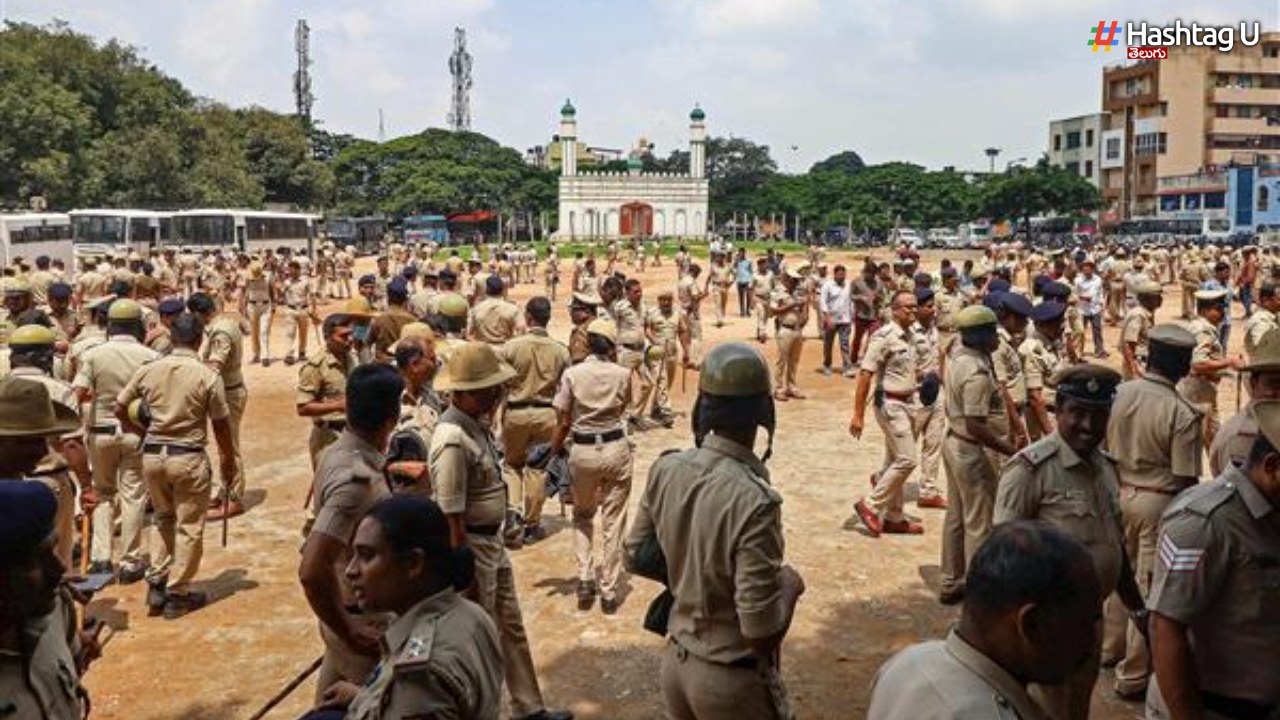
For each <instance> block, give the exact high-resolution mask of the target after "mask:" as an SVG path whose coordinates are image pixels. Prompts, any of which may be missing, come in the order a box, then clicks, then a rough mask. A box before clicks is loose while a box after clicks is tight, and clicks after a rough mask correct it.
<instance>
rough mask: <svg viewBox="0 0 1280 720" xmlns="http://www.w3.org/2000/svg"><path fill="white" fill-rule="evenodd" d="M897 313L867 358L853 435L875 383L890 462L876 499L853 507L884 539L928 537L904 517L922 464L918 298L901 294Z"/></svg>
mask: <svg viewBox="0 0 1280 720" xmlns="http://www.w3.org/2000/svg"><path fill="white" fill-rule="evenodd" d="M892 311H893V322H892V323H889V324H887V325H885V326H883V327H881V328H880V329H879V330H876V332H875V333H874V334H873V335H872V336H871V342H870V344H869V345H868V346H867V354H866V356H864V357H863V358H862V363H861V367H860V368H859V370H858V386H857V390H856V391H855V393H854V401H853V417H852V418H851V419H850V420H849V434H850V435H852V436H853V437H855V438H861V437H862V430H863V427H864V426H865V421H864V420H863V417H864V414H865V413H866V409H867V397H868V396H869V395H870V392H871V382H872V379H873V378H874V380H875V384H876V392H877V394H878V395H880V396H881V397H879V398H877V402H876V422H877V424H879V425H880V430H881V432H883V433H884V443H885V445H884V462H883V464H882V465H881V467H880V471H879V472H877V473H875V474H873V475H872V476H871V484H872V487H873V490H872V493H871V496H870V497H869V498H865V499H862V500H858V502H857V503H855V504H854V506H853V507H854V511H855V512H857V514H858V517H859V519H861V520H862V524H863V525H865V526H866V528H867V531H868V532H869V533H870V534H871V536H872V537H879V536H880V533H881V532H888V533H901V534H905V535H919V534H922V533H923V532H924V527H923V526H922V525H920V524H919V523H913V522H911V521H909V520H907V518H906V516H905V515H903V513H902V504H903V489H904V486H905V485H906V482H907V478H909V477H911V473H912V472H914V471H915V469H916V466H917V465H918V464H919V459H920V454H919V449H918V448H917V447H916V434H915V424H914V417H913V415H914V411H915V407H916V386H917V385H918V384H919V382H920V377H919V376H918V375H917V369H918V368H917V361H916V342H915V337H914V335H913V331H912V325H913V324H914V323H915V316H916V296H915V293H912V292H905V291H899V292H897V293H895V294H894V296H893V302H892Z"/></svg>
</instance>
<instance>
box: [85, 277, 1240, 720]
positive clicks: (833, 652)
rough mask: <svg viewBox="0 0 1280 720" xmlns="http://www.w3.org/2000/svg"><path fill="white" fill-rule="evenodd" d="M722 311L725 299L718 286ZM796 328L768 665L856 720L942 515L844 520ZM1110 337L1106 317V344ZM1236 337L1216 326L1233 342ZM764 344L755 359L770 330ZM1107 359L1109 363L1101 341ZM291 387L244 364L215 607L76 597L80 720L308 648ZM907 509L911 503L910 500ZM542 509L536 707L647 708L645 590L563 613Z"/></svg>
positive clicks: (847, 454)
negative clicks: (91, 630)
mask: <svg viewBox="0 0 1280 720" xmlns="http://www.w3.org/2000/svg"><path fill="white" fill-rule="evenodd" d="M954 255H955V254H953V256H954ZM853 257H854V256H844V257H843V258H842V259H844V260H846V261H850V260H852V259H853ZM858 257H860V256H858ZM882 257H883V254H882ZM939 257H940V256H934V257H932V258H926V266H927V267H928V268H929V269H936V262H937V260H938V259H939ZM832 259H841V258H832ZM645 278H646V289H647V290H646V291H647V293H648V294H649V295H650V296H652V295H654V294H655V293H654V288H657V287H659V286H660V285H663V284H669V283H674V270H673V269H672V267H671V264H670V262H669V261H668V263H667V264H666V266H664V267H663V268H660V269H658V270H654V269H652V268H651V269H650V270H649V272H648V273H647V274H646V276H645ZM541 291H542V288H541V286H540V285H522V286H520V287H518V288H517V289H516V291H515V297H516V299H523V298H526V297H529V296H531V295H533V294H536V293H540V292H541ZM730 305H731V308H733V307H736V298H731V299H730ZM1177 306H1178V290H1177V289H1176V287H1174V286H1169V287H1168V288H1167V292H1166V303H1165V307H1164V308H1163V309H1162V311H1161V313H1160V317H1161V318H1162V319H1165V318H1172V317H1173V316H1174V315H1175V314H1176V312H1177ZM706 317H707V318H708V319H707V320H705V321H704V327H705V329H706V335H707V340H708V341H709V342H718V341H724V340H748V339H751V338H753V336H754V320H750V319H746V318H738V317H731V318H730V319H729V321H728V324H727V325H726V327H724V328H723V329H716V328H714V327H713V323H712V322H711V321H710V319H709V318H710V317H711V313H710V312H707V313H706ZM1237 323H1238V325H1237V327H1243V323H1242V321H1240V320H1238V319H1237ZM552 332H553V334H554V335H556V336H558V337H560V338H561V339H564V338H565V337H567V334H568V320H567V317H566V314H565V312H564V308H563V303H557V309H556V316H555V319H554V320H553V325H552ZM807 334H808V336H809V337H808V339H807V340H806V343H805V347H804V359H803V362H802V364H801V374H800V386H801V388H802V389H803V390H804V391H805V392H806V393H808V395H809V398H808V399H807V400H802V401H793V402H788V403H782V404H780V407H779V428H778V435H777V440H776V444H775V449H774V456H773V459H772V460H771V461H770V464H769V466H770V468H771V472H772V476H773V482H774V484H775V486H776V487H777V488H778V489H779V491H780V492H781V494H782V495H783V497H784V498H785V506H784V523H785V526H786V539H787V560H788V561H789V562H790V563H791V564H792V565H794V566H795V567H796V568H797V569H798V570H799V571H800V572H801V574H802V575H803V576H804V577H805V578H806V581H807V584H808V592H807V594H806V595H805V596H804V598H803V600H802V601H801V605H800V608H799V610H798V612H797V616H796V622H795V625H794V626H793V627H792V630H791V634H790V636H789V637H788V639H787V642H786V646H785V649H784V657H783V673H784V676H785V679H786V682H787V685H788V687H789V689H790V691H791V694H792V698H793V700H794V703H795V706H796V708H797V712H798V715H799V716H800V717H802V718H858V717H863V716H864V715H865V713H866V707H867V701H868V696H869V692H870V682H871V679H872V677H873V675H874V673H875V671H876V669H877V668H878V667H879V665H880V664H881V663H882V662H883V661H884V660H885V659H886V658H887V657H888V656H889V655H890V654H891V653H893V652H894V651H896V650H898V649H900V648H902V647H904V646H906V645H908V644H910V643H913V642H916V641H918V640H920V639H923V638H935V637H939V636H941V635H943V634H944V633H945V631H946V629H947V628H948V626H949V625H950V624H951V623H952V622H953V621H954V619H955V617H956V611H955V610H952V609H949V608H945V607H943V606H941V605H939V604H938V603H937V602H936V599H935V598H936V593H937V581H938V558H939V548H940V541H939V532H940V529H941V525H942V511H938V510H925V511H920V512H918V515H919V516H920V517H921V518H922V520H923V522H924V525H925V528H926V533H925V535H923V536H920V537H893V536H886V537H883V538H881V539H878V540H877V539H871V538H870V537H868V536H866V535H865V534H864V533H863V532H862V531H861V528H860V526H859V525H858V523H857V521H856V519H855V517H854V516H853V513H852V504H853V502H854V501H855V500H856V499H858V497H860V496H861V495H862V494H863V493H864V492H865V491H866V489H867V476H868V474H869V473H870V472H871V471H872V470H874V469H876V468H877V467H878V464H879V463H880V460H881V452H882V451H881V447H882V443H881V435H880V433H879V430H878V428H877V427H876V426H875V424H874V423H870V424H869V427H868V431H867V432H866V434H865V436H864V437H863V439H862V440H861V441H855V440H853V439H851V438H850V437H849V435H848V434H847V431H846V427H847V424H848V418H849V412H850V408H851V405H852V398H853V383H852V381H850V380H846V379H843V378H840V377H839V376H838V374H837V375H836V376H834V377H831V378H824V377H823V376H822V375H821V374H819V373H818V369H819V368H820V366H821V343H820V342H819V341H817V340H815V339H813V326H812V325H810V328H809V331H808V333H807ZM1115 334H1116V331H1115V330H1114V329H1113V328H1108V330H1107V339H1108V342H1109V344H1110V343H1114V342H1115ZM1242 334H1243V333H1242V332H1240V331H1238V330H1237V331H1236V332H1235V333H1234V334H1233V338H1235V339H1236V342H1234V343H1233V346H1236V345H1238V344H1239V340H1238V338H1239V337H1240V336H1241V335H1242ZM281 335H282V333H281V332H279V328H278V327H277V333H276V341H275V342H276V344H277V347H282V345H281V343H282V342H283V338H282V337H281ZM315 342H316V341H315V340H314V339H313V340H312V343H313V348H314V347H315V345H314V343H315ZM765 348H766V353H767V354H768V355H769V357H770V358H772V357H773V356H774V354H775V352H776V349H775V347H774V345H773V342H772V340H770V341H769V343H768V344H767V345H766V346H765ZM1091 349H1092V345H1090V350H1091ZM1236 350H1237V351H1238V348H1237V349H1236ZM278 355H279V350H277V356H278ZM1108 362H1111V363H1112V364H1116V363H1117V362H1118V358H1117V357H1116V354H1115V353H1114V352H1113V353H1112V358H1111V360H1110V361H1108ZM295 381H296V367H294V368H290V367H285V366H284V365H283V364H279V363H277V364H275V365H273V366H272V367H270V368H265V369H264V368H262V367H258V366H255V367H252V368H250V369H249V370H248V373H247V383H248V385H249V387H250V400H249V406H248V412H247V416H246V418H245V423H244V437H243V441H244V453H245V458H246V464H247V467H248V473H249V487H250V488H251V490H250V493H249V498H248V499H249V502H250V504H251V505H252V509H251V510H250V512H248V513H247V514H246V515H245V516H243V517H241V518H237V519H235V520H233V521H232V522H231V530H230V541H229V543H228V546H227V547H226V548H222V547H219V545H218V537H219V530H220V528H218V527H217V526H216V525H214V526H210V527H209V528H208V529H207V531H206V545H205V547H206V552H205V557H204V563H203V565H202V567H201V571H200V583H199V584H200V585H201V586H203V587H202V589H204V590H206V591H208V592H210V593H211V595H212V597H213V598H214V599H215V602H213V603H212V604H211V605H210V606H209V607H207V608H206V609H203V610H201V611H199V612H197V613H194V614H192V615H190V616H188V617H186V618H183V619H181V620H178V621H173V622H166V621H164V620H162V619H152V618H148V617H146V610H145V605H144V603H143V599H144V598H143V595H144V589H143V587H142V586H138V585H135V586H131V587H127V588H121V587H111V588H109V589H107V590H106V591H104V592H103V593H102V594H101V595H100V596H99V597H98V598H97V599H96V600H95V601H94V602H93V605H92V610H91V612H92V613H93V614H94V615H96V616H98V617H101V618H103V619H105V620H106V621H107V622H108V623H110V625H111V627H112V628H114V630H115V633H114V636H112V637H111V639H110V641H109V643H108V645H107V648H106V651H105V656H104V657H103V659H102V660H100V661H98V663H97V664H96V665H95V666H94V667H93V669H92V671H91V672H90V674H89V676H88V678H87V680H86V684H87V685H88V688H89V691H90V693H91V695H92V697H93V705H94V714H95V717H98V718H104V719H114V718H121V719H128V720H152V719H154V720H160V719H162V718H166V719H167V718H185V719H188V720H191V719H200V720H221V719H223V718H228V719H230V718H246V717H248V716H250V715H251V714H253V713H254V712H255V711H256V710H257V709H258V708H259V707H260V706H261V705H262V704H263V703H264V702H265V701H266V700H267V699H268V698H270V697H271V696H272V695H274V694H275V693H276V692H277V691H278V690H279V689H280V688H282V687H283V686H284V685H285V683H286V682H288V681H289V679H290V678H292V677H293V676H294V675H295V674H297V673H298V672H299V671H301V670H302V669H303V668H305V667H306V666H307V665H308V664H309V663H310V662H311V660H312V659H314V658H315V657H317V656H318V655H319V653H320V648H321V646H320V640H319V637H318V635H317V632H316V627H315V621H314V620H313V618H312V616H311V613H310V611H309V610H308V608H307V606H306V602H305V600H304V599H303V596H302V592H301V590H300V588H299V586H298V583H297V580H296V570H297V563H298V548H299V545H300V540H301V538H300V535H299V527H300V525H301V522H302V504H303V500H304V497H305V496H306V492H307V487H308V484H309V482H310V478H311V475H310V465H309V462H308V459H307V453H306V437H307V430H308V426H307V424H306V422H305V421H304V420H302V419H300V418H298V417H296V416H295V415H294V412H293V405H294V395H293V388H294V383H295ZM1223 385H1224V390H1223V393H1222V394H1223V397H1222V398H1221V403H1222V408H1223V412H1224V413H1225V414H1229V413H1230V410H1231V409H1232V408H1234V403H1235V398H1234V392H1235V388H1234V384H1233V383H1224V384H1223ZM696 386H697V376H696V374H693V373H690V374H689V376H688V390H689V392H688V393H687V394H682V393H681V392H680V381H679V380H677V382H676V383H675V388H674V395H675V399H674V403H675V406H676V407H677V408H679V409H683V408H687V407H688V405H689V403H690V402H691V399H692V396H693V394H694V393H695V391H696ZM1227 386H1230V387H1227ZM690 437H691V435H690V432H689V430H688V419H687V417H686V416H684V415H682V417H681V418H680V420H679V421H678V422H677V425H676V427H675V428H674V429H672V430H658V431H652V432H648V433H644V434H642V435H640V436H639V438H638V448H637V455H636V467H635V478H636V480H635V483H634V485H633V492H632V502H633V503H634V502H635V500H636V498H637V497H638V495H639V488H640V487H642V484H643V482H644V478H645V477H646V474H647V471H648V467H649V465H650V463H651V462H652V460H653V459H654V458H655V457H656V456H657V454H658V453H659V452H661V451H662V450H664V449H667V448H672V447H687V446H688V445H690V444H691V440H690ZM910 490H911V491H913V490H914V486H912V487H911V488H910ZM908 512H916V511H915V509H914V506H913V505H911V506H908ZM547 515H548V522H549V525H550V529H551V531H552V534H551V536H550V537H549V538H548V539H547V540H545V541H543V542H541V543H539V544H537V545H536V546H532V547H530V548H526V549H524V550H521V551H519V552H516V553H515V554H514V562H515V567H516V579H517V582H518V583H519V591H520V597H521V604H522V607H523V610H524V618H525V624H526V626H527V627H528V630H529V635H530V637H531V641H532V646H533V654H534V659H535V661H536V663H537V667H538V673H539V677H540V680H541V683H542V687H543V690H544V693H545V695H546V698H547V701H548V703H549V704H551V705H552V706H553V707H568V708H570V709H572V710H573V711H574V712H575V713H576V714H577V715H578V717H580V718H599V719H604V718H609V719H615V718H637V719H639V718H653V717H659V716H660V714H661V701H660V697H659V692H658V687H657V675H658V659H659V653H660V650H661V647H662V642H661V640H660V639H659V638H658V637H656V636H654V635H651V634H648V633H646V632H645V631H644V630H642V629H641V627H640V622H641V618H642V617H643V614H644V610H645V607H646V606H647V604H648V601H649V600H650V598H651V597H652V596H653V595H654V594H656V592H657V588H656V586H655V585H653V584H652V583H649V582H648V581H645V580H643V579H634V580H633V581H632V582H631V584H630V586H629V589H628V591H627V593H626V595H625V596H624V602H623V605H622V608H621V610H620V612H619V613H618V614H617V615H616V616H613V617H606V616H604V615H602V614H601V613H600V612H599V611H598V610H596V611H593V612H590V613H580V612H578V611H577V609H576V606H575V602H574V598H573V594H572V593H573V587H574V582H575V571H574V562H573V554H572V549H571V542H570V537H569V534H568V533H567V532H565V530H566V523H565V520H564V519H563V518H561V517H560V516H559V514H558V512H557V503H556V501H554V500H553V501H551V502H550V503H549V504H548V511H547ZM313 692H314V684H313V682H312V681H310V680H309V681H308V682H307V683H305V684H304V685H303V686H302V687H300V688H299V689H298V690H297V691H296V692H294V693H293V694H292V695H291V696H290V697H289V698H288V699H287V700H286V701H285V702H284V703H283V704H281V705H280V706H279V707H278V708H276V709H275V710H274V711H273V712H272V713H271V714H270V715H268V717H270V718H293V717H297V716H298V715H299V714H300V713H302V712H303V711H304V710H306V709H307V708H308V707H309V704H310V701H311V698H312V694H313ZM1094 705H1095V708H1094V709H1095V713H1094V716H1095V717H1099V718H1104V719H1105V720H1119V719H1120V718H1130V717H1134V718H1136V717H1140V716H1141V707H1140V705H1137V704H1127V703H1123V702H1121V701H1119V700H1116V699H1115V698H1114V696H1113V695H1112V693H1111V682H1110V677H1109V675H1108V673H1107V671H1104V673H1103V676H1102V677H1101V678H1100V681H1099V683H1098V687H1097V690H1096V692H1095V700H1094Z"/></svg>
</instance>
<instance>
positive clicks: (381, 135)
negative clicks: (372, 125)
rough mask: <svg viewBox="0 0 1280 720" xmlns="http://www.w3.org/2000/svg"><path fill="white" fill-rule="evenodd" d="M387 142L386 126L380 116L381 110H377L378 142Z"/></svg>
mask: <svg viewBox="0 0 1280 720" xmlns="http://www.w3.org/2000/svg"><path fill="white" fill-rule="evenodd" d="M386 141H387V124H386V122H385V118H383V116H382V108H378V142H380V143H384V142H386Z"/></svg>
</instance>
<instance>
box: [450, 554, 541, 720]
mask: <svg viewBox="0 0 1280 720" xmlns="http://www.w3.org/2000/svg"><path fill="white" fill-rule="evenodd" d="M467 544H468V545H470V546H471V549H472V551H473V552H474V553H475V556H476V592H477V594H478V596H479V597H478V601H479V603H480V606H481V607H483V608H484V609H485V610H486V611H487V612H488V613H489V617H491V618H493V622H494V624H496V625H497V626H498V641H499V643H501V645H502V666H503V673H504V675H505V676H506V680H507V691H508V692H509V693H511V717H515V718H522V717H525V716H526V715H532V714H534V713H536V712H539V711H541V710H543V709H545V706H544V705H543V702H542V690H540V689H539V688H538V676H537V674H536V673H535V672H534V669H533V656H532V655H531V654H530V653H529V637H528V635H527V634H526V633H525V629H524V618H523V617H522V616H521V613H520V598H519V597H517V596H516V581H515V575H514V574H513V572H512V570H511V556H510V555H508V554H507V549H506V548H505V547H503V545H502V535H501V534H499V535H492V536H489V535H473V534H470V533H468V534H467Z"/></svg>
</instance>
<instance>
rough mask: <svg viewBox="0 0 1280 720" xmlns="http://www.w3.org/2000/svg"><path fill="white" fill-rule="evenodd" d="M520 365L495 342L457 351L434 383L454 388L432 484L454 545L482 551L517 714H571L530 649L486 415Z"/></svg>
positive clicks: (546, 718)
mask: <svg viewBox="0 0 1280 720" xmlns="http://www.w3.org/2000/svg"><path fill="white" fill-rule="evenodd" d="M513 377H515V370H513V369H512V368H511V366H509V365H507V364H505V363H503V362H501V361H500V360H499V359H498V356H497V354H496V353H495V352H494V351H493V348H492V347H491V346H489V345H487V344H485V343H478V342H471V343H466V344H465V345H463V346H461V347H459V348H458V349H457V350H455V351H454V352H453V356H452V357H451V358H450V359H449V362H448V363H446V364H445V367H444V371H443V372H442V373H441V374H440V375H439V376H437V378H436V389H437V390H439V391H440V392H448V393H450V394H451V396H450V402H451V405H452V406H451V407H450V408H449V409H448V410H446V411H445V413H444V415H441V416H440V421H439V423H437V425H436V431H435V434H434V435H433V436H432V438H431V455H430V460H429V465H430V468H431V484H432V487H433V490H434V497H435V499H436V501H437V502H438V503H439V504H440V509H441V510H442V511H443V512H444V514H445V516H446V517H447V518H448V519H449V527H450V531H451V534H452V536H453V539H454V543H455V545H462V544H466V545H468V546H470V547H471V549H472V551H473V552H474V553H475V557H476V585H475V592H476V596H477V601H478V602H479V603H480V605H481V606H483V607H484V609H485V610H486V611H487V612H488V613H489V616H490V617H492V618H493V621H494V622H495V623H496V624H497V626H498V635H499V638H500V641H501V644H502V655H503V663H504V674H505V676H506V681H507V691H508V692H509V693H510V695H511V716H512V718H513V719H514V720H572V718H573V715H572V713H568V712H564V711H553V710H548V709H547V708H546V706H545V704H544V703H543V699H542V690H541V689H539V687H538V678H537V675H536V673H535V671H534V668H533V657H532V655H530V653H529V640H528V635H527V633H526V632H525V627H524V618H523V617H522V615H521V612H520V598H519V597H518V596H517V595H516V583H515V575H514V572H513V570H512V567H511V556H510V555H508V554H507V549H506V547H505V546H504V545H503V539H502V525H503V521H504V520H505V516H506V510H507V488H506V483H504V482H503V479H502V460H501V457H500V453H499V452H498V447H497V445H496V443H495V441H494V439H493V435H492V434H491V433H490V432H489V428H488V426H487V425H486V424H485V421H484V418H486V417H487V416H488V415H489V414H490V413H492V412H493V411H494V410H495V409H496V408H497V406H498V403H499V401H500V399H501V396H502V392H503V385H505V384H506V383H507V381H509V380H511V379H512V378H513Z"/></svg>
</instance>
